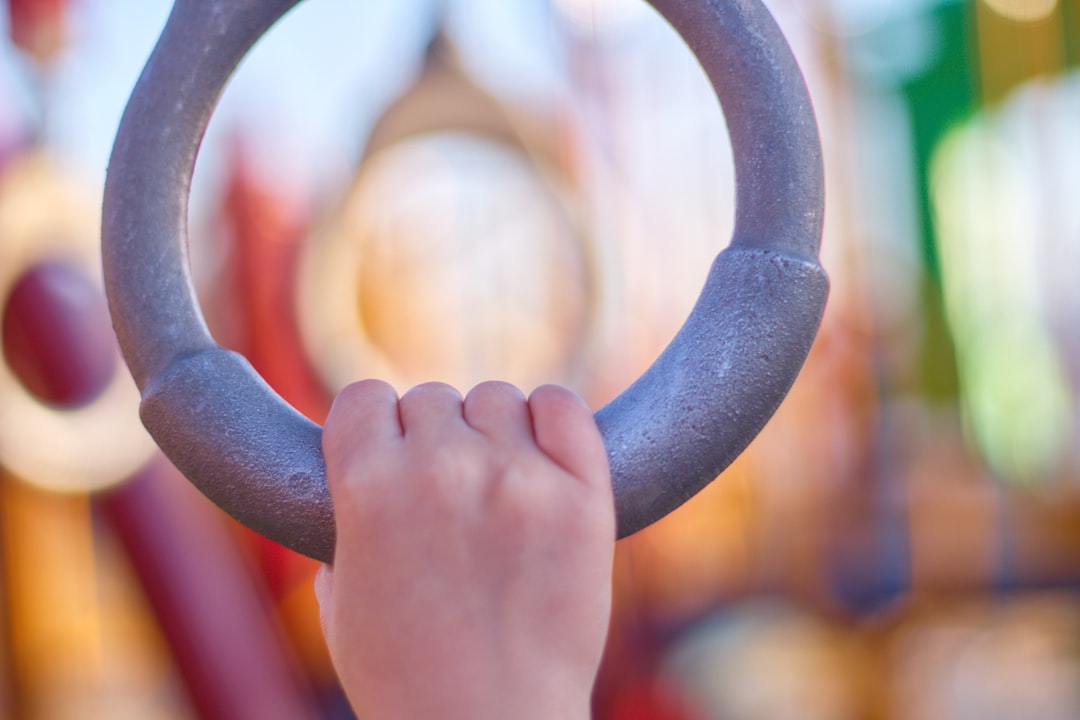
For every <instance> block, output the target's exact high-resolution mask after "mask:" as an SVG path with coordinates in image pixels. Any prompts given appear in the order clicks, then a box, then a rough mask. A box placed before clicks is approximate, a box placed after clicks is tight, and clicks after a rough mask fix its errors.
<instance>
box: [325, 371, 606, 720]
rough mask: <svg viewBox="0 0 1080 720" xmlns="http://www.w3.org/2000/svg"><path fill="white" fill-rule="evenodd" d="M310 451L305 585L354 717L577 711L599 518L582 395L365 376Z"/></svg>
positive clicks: (589, 424)
mask: <svg viewBox="0 0 1080 720" xmlns="http://www.w3.org/2000/svg"><path fill="white" fill-rule="evenodd" d="M323 452H324V454H325V456H326V470H327V477H328V481H329V484H330V492H331V496H332V497H333V500H334V515H335V520H336V522H337V549H336V555H335V560H334V566H333V569H332V570H331V569H330V568H329V567H326V568H323V571H322V572H321V573H320V575H319V578H318V580H317V581H316V592H317V594H318V597H319V604H320V607H321V611H322V618H323V627H324V630H325V632H326V637H327V642H328V644H329V648H330V653H331V656H332V657H333V660H334V664H335V666H336V668H337V670H338V674H339V676H340V679H341V682H342V685H343V686H344V688H345V691H346V693H347V694H348V696H349V699H350V701H351V702H352V703H353V704H354V707H355V708H356V709H357V710H358V711H359V713H360V716H361V717H363V718H370V719H371V720H417V719H418V718H440V719H442V720H450V719H456V718H461V719H462V720H466V719H467V720H488V719H491V720H510V719H513V720H530V719H531V718H535V719H536V720H584V719H585V718H587V717H589V697H590V693H591V690H592V683H593V681H594V680H595V676H596V670H597V667H598V665H599V662H600V655H601V651H602V649H603V645H604V638H605V636H606V633H607V625H608V619H609V613H610V606H611V565H612V553H613V548H614V541H615V513H614V507H613V505H614V503H613V500H612V492H611V480H610V476H609V471H608V464H607V456H606V454H605V451H604V446H603V442H602V441H601V438H600V434H599V431H598V430H597V428H596V424H595V422H594V421H593V417H592V413H591V412H590V411H589V409H588V408H587V407H586V406H585V404H584V403H583V402H582V401H581V400H580V399H578V398H577V397H576V396H575V395H574V394H573V393H571V392H570V391H568V390H564V389H562V388H558V387H554V386H546V387H542V388H540V389H538V390H536V392H534V393H533V394H532V397H530V398H529V399H528V401H526V399H525V397H524V395H522V394H521V392H520V391H518V390H517V389H516V388H514V387H512V386H510V385H506V384H503V383H484V384H482V385H479V386H477V387H476V388H475V389H474V390H473V391H472V392H470V393H469V395H468V397H467V398H466V399H465V401H464V403H463V402H462V400H461V396H460V395H459V394H458V392H457V391H456V390H454V389H453V388H451V387H449V386H447V385H441V384H428V385H421V386H419V387H417V388H414V389H413V390H411V391H410V392H408V393H406V394H405V395H404V396H403V397H402V398H401V400H400V401H398V398H397V395H396V394H395V392H394V391H393V389H392V388H391V387H390V386H389V385H387V384H385V383H382V382H379V381H365V382H361V383H357V384H355V385H352V386H350V387H348V388H346V389H345V390H344V391H342V393H341V394H340V395H339V396H338V398H337V400H336V401H335V403H334V407H333V409H332V410H331V412H330V417H329V418H328V419H327V421H326V426H325V429H324V431H323Z"/></svg>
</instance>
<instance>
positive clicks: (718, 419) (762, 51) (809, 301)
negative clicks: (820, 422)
mask: <svg viewBox="0 0 1080 720" xmlns="http://www.w3.org/2000/svg"><path fill="white" fill-rule="evenodd" d="M651 1H652V4H653V5H654V6H655V7H656V8H657V10H659V11H660V13H661V14H663V15H664V16H665V17H666V18H667V19H668V21H669V22H670V23H671V24H672V25H673V26H674V27H675V29H676V30H677V31H678V32H679V33H680V34H681V35H682V36H683V38H684V39H685V40H686V41H687V43H688V44H689V45H690V47H691V49H692V50H693V52H694V53H695V55H696V56H697V57H698V59H699V60H700V61H701V63H702V65H703V67H704V68H705V70H706V72H707V73H708V75H709V78H710V80H711V81H712V83H713V86H714V88H715V89H716V92H717V96H718V97H719V98H720V101H721V104H722V105H723V109H724V113H725V116H726V117H727V121H728V127H729V131H730V135H731V142H732V146H733V150H734V154H735V170H736V185H737V191H736V203H737V213H736V225H735V233H734V238H733V240H732V242H731V246H730V247H729V248H728V249H727V250H725V251H724V252H723V253H721V254H720V256H719V257H718V258H717V260H716V263H715V264H714V266H713V269H712V271H711V273H710V275H709V278H708V281H707V282H706V286H705V289H704V290H703V292H702V295H701V297H700V299H699V300H698V303H697V305H696V307H695V308H694V310H693V312H692V313H691V315H690V317H689V319H688V320H687V322H686V324H685V325H684V327H683V328H682V330H681V331H680V332H679V334H678V336H677V337H676V338H675V340H674V341H673V342H672V343H671V345H670V346H669V347H668V348H667V350H665V352H664V353H663V354H662V355H661V357H660V358H659V359H658V360H657V362H656V363H655V364H654V365H653V366H652V367H651V368H650V369H649V370H648V371H647V372H646V373H645V374H644V375H643V376H642V377H641V379H639V380H638V381H637V382H636V383H634V384H633V385H632V386H631V387H630V388H629V389H628V390H626V392H624V393H623V394H622V395H620V396H619V397H618V398H616V399H615V400H614V401H613V402H612V403H610V404H609V405H607V406H606V407H604V408H603V409H601V410H600V412H598V413H597V421H598V422H599V424H600V428H601V431H602V432H603V435H604V440H605V442H606V444H607V448H608V453H609V457H610V459H611V466H612V473H613V482H614V485H615V497H616V506H617V507H616V509H617V512H618V517H619V534H620V536H623V535H626V534H629V533H631V532H634V531H636V530H638V529H639V528H641V527H644V526H646V525H648V524H649V523H651V522H653V521H655V520H657V519H659V518H660V517H662V516H663V515H665V514H667V513H668V512H670V511H671V510H673V509H674V508H676V507H678V506H679V505H681V504H682V503H683V502H685V501H686V500H687V499H688V498H690V497H691V496H693V495H694V493H696V492H697V491H698V490H700V489H701V488H702V487H704V486H705V485H706V484H708V483H709V482H710V481H711V480H712V479H713V478H714V477H715V476H716V475H717V474H718V473H719V472H720V471H721V470H722V469H723V468H724V467H726V466H727V465H728V464H729V463H730V462H731V461H732V460H733V459H734V458H735V457H736V456H737V455H738V454H739V452H741V451H742V449H743V448H744V447H745V446H746V445H747V444H748V443H749V442H750V440H751V439H752V438H753V437H754V436H755V435H756V434H757V433H758V431H759V430H760V429H761V427H762V426H763V425H764V424H765V422H766V421H767V420H768V418H769V417H770V416H771V415H772V413H773V412H774V411H775V409H776V407H777V406H778V405H779V403H780V401H781V400H782V399H783V397H784V395H785V394H786V393H787V391H788V389H789V388H790V386H791V383H792V382H793V381H794V379H795V376H796V375H797V373H798V371H799V369H800V368H801V366H802V363H803V361H804V360H805V358H806V354H807V352H808V351H809V348H810V344H811V342H812V340H813V337H814V335H815V333H816V331H817V327H818V324H819V323H820V319H821V314H822V311H823V309H824V304H825V298H826V295H827V292H828V282H827V280H826V278H825V273H824V272H823V271H822V269H821V267H820V266H819V265H818V262H817V252H818V246H819V243H820V239H821V224H822V213H823V189H822V188H823V181H822V169H821V151H820V144H819V140H818V135H817V128H816V125H815V122H814V117H813V112H812V109H811V106H810V99H809V96H808V94H807V91H806V87H805V85H804V83H803V80H802V75H801V73H800V72H799V69H798V66H797V65H796V63H795V60H794V58H793V57H792V55H791V51H790V49H789V48H788V46H787V43H786V42H785V41H784V38H783V36H782V35H781V33H780V30H779V28H778V27H777V26H776V24H775V22H774V21H773V19H772V17H771V16H770V15H769V13H768V11H767V10H766V9H765V8H764V6H762V5H761V3H760V2H759V0H651ZM296 2H297V0H177V3H176V5H175V7H174V8H173V12H172V15H171V16H170V18H169V21H168V23H167V25H166V27H165V30H164V32H163V34H162V36H161V39H160V40H159V42H158V45H157V47H156V49H155V50H154V53H153V55H152V56H151V58H150V60H149V62H148V63H147V66H146V69H145V70H144V71H143V75H142V77H141V78H140V80H139V83H138V85H137V86H136V88H135V91H134V93H133V95H132V98H131V101H130V102H129V104H128V108H127V110H126V112H125V113H124V117H123V120H122V121H121V125H120V130H119V133H118V135H117V140H116V145H115V147H114V150H113V156H112V160H111V163H110V168H109V174H108V180H107V183H106V188H105V206H104V215H103V254H104V263H105V277H106V286H107V288H108V293H109V301H110V308H111V310H112V313H113V321H114V324H115V326H116V331H117V335H118V337H119V339H120V344H121V347H122V349H123V351H124V355H125V358H126V359H127V361H128V364H129V366H130V367H131V371H132V374H133V375H134V377H135V380H136V382H137V383H138V385H139V387H140V388H141V389H142V392H143V404H142V417H143V421H144V423H145V424H146V426H147V428H148V429H149V430H150V432H151V434H152V435H153V436H154V438H155V439H156V440H157V442H158V443H159V444H160V445H161V446H162V448H163V449H164V450H165V452H166V453H167V454H168V456H169V457H170V458H171V459H172V461H173V462H174V463H175V464H176V465H177V466H178V467H179V468H180V469H181V470H182V471H183V473H184V474H185V475H186V476H187V477H188V478H189V479H190V480H191V481H192V482H193V483H194V484H195V485H197V486H198V487H199V488H200V489H201V490H202V491H203V492H204V493H206V494H207V495H208V496H209V497H210V498H211V499H212V500H213V501H214V502H216V503H217V504H218V505H219V506H221V507H222V508H223V509H224V510H225V511H226V512H228V513H229V514H231V515H233V516H234V517H235V518H237V519H238V520H240V521H241V522H243V523H245V524H246V525H248V526H250V527H252V528H254V529H255V530H257V531H259V532H261V533H263V534H264V535H266V536H268V537H270V538H271V539H273V540H276V541H278V542H280V543H282V544H284V545H286V546H288V547H291V548H293V549H294V550H297V551H299V552H301V553H304V554H306V555H309V556H311V557H314V558H317V559H320V560H330V559H331V558H332V555H333V546H334V527H333V514H332V510H331V505H330V498H329V494H328V492H327V489H326V479H325V467H324V465H323V460H322V454H321V452H320V449H319V441H320V432H321V431H320V429H319V427H318V426H317V425H314V424H312V423H310V422H309V421H307V420H306V419H304V418H303V417H302V416H300V415H299V414H298V413H296V412H295V411H294V410H293V409H292V408H290V407H289V406H288V405H286V404H285V403H284V402H283V401H282V400H281V399H280V398H279V397H277V396H276V395H275V394H274V393H273V392H272V391H271V390H270V389H269V387H267V386H266V384H265V383H264V382H263V381H262V379H261V378H259V377H258V375H256V374H255V373H254V371H253V370H252V369H251V367H250V365H249V364H248V363H247V361H245V360H244V359H243V358H242V357H239V356H237V355H236V354H234V353H230V352H227V351H225V350H222V349H221V348H219V347H218V346H217V345H216V343H215V342H214V341H213V339H212V338H211V337H210V335H209V333H208V332H207V329H206V324H205V322H204V320H203V318H202V315H201V312H200V310H199V308H198V306H197V303H196V301H195V296H194V292H193V289H192V285H191V279H190V271H189V269H188V262H187V256H186V251H187V234H186V233H187V227H186V215H187V201H188V194H189V190H190V182H191V176H192V171H193V169H194V162H195V155H196V153H197V151H198V147H199V143H200V142H201V139H202V135H203V133H204V131H205V129H206V125H207V123H208V121H209V119H210V114H211V113H212V111H213V108H214V105H215V104H216V102H217V99H218V96H219V95H220V93H221V90H222V88H223V87H224V85H225V83H226V81H227V80H228V77H229V75H230V74H231V73H232V71H233V70H234V68H235V67H236V65H237V63H238V62H239V61H240V59H241V58H242V57H243V55H244V54H245V53H246V52H247V51H248V50H249V49H250V47H251V46H252V45H253V44H254V42H255V41H256V40H257V39H258V38H259V37H260V36H261V35H262V33H263V32H265V30H266V29H267V28H268V27H269V26H270V25H272V24H273V23H274V22H276V20H277V19H278V18H279V17H281V16H282V15H283V14H284V13H285V12H286V11H288V10H289V8H291V7H292V6H293V5H295V4H296ZM674 241H677V239H675V240H674Z"/></svg>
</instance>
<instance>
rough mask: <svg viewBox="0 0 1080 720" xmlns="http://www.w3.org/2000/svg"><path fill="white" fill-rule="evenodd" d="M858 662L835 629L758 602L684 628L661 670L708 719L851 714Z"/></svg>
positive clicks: (847, 718) (847, 719)
mask: <svg viewBox="0 0 1080 720" xmlns="http://www.w3.org/2000/svg"><path fill="white" fill-rule="evenodd" d="M863 665H864V661H863V660H862V659H861V658H860V656H859V654H858V653H857V652H856V649H855V646H854V644H853V642H852V641H851V639H850V638H849V637H848V636H846V635H845V634H843V633H841V631H840V630H839V629H838V628H835V627H833V626H831V625H829V624H827V623H825V622H824V621H822V620H820V619H818V618H816V617H814V616H812V615H810V614H809V613H806V612H803V611H801V610H799V609H797V608H796V607H794V606H791V605H788V604H784V603H781V602H778V601H766V600H758V601H753V602H749V603H746V604H745V605H742V606H740V607H735V608H732V609H730V610H725V611H723V612H721V613H718V614H717V615H715V616H713V617H711V618H708V619H706V620H705V621H704V622H702V623H699V624H698V625H695V626H693V627H691V628H690V629H689V630H688V631H687V632H686V633H685V634H684V636H683V637H682V638H681V639H679V640H678V641H677V642H676V643H675V645H674V646H673V647H672V649H671V651H670V653H669V654H668V656H667V658H666V659H665V661H664V670H665V672H666V673H667V675H668V677H670V678H671V679H672V681H673V682H675V683H676V685H677V686H678V687H679V688H680V689H681V690H682V691H683V693H685V695H686V697H687V699H688V700H689V701H690V702H691V703H693V705H694V706H696V707H698V708H700V709H701V711H702V712H703V713H704V717H707V718H717V719H719V718H723V720H758V719H759V718H768V719H769V720H789V719H790V720H854V719H855V718H857V717H860V712H859V711H860V698H861V692H862V690H861V683H862V681H863V678H862V677H861V673H862V671H861V670H860V668H861V667H863Z"/></svg>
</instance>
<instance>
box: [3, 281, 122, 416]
mask: <svg viewBox="0 0 1080 720" xmlns="http://www.w3.org/2000/svg"><path fill="white" fill-rule="evenodd" d="M3 343H4V358H5V359H6V360H7V363H8V365H9V366H10V367H11V370H12V372H13V373H15V375H16V377H18V378H19V380H20V381H22V383H23V385H25V386H26V389H27V390H29V391H30V392H31V393H33V394H34V395H35V396H37V397H38V398H39V399H40V400H42V401H44V402H46V403H49V404H51V405H57V406H60V407H68V408H72V407H78V406H80V405H85V404H86V403H89V402H90V401H92V400H93V399H94V398H95V397H97V396H98V395H99V394H100V393H101V392H102V391H103V390H104V389H105V387H106V386H107V385H108V384H109V381H110V380H111V379H112V376H113V373H114V372H116V371H117V362H116V361H117V354H116V350H115V340H114V339H113V333H112V326H111V325H110V324H109V313H108V310H107V309H106V307H105V298H104V296H102V294H101V292H100V291H99V290H98V289H97V288H96V287H94V285H93V284H92V283H91V282H90V281H89V280H88V279H87V278H86V277H85V276H84V275H83V273H82V272H81V271H80V270H79V269H78V268H77V267H75V266H74V265H73V264H70V263H66V262H63V261H60V260H49V261H43V262H40V263H38V264H37V265H34V266H33V267H31V268H30V269H29V270H27V271H26V272H25V273H23V275H22V276H21V277H20V278H19V279H18V281H17V282H16V283H15V285H14V287H13V288H12V290H11V293H10V294H9V295H8V297H7V298H6V299H5V302H4V306H3ZM73 348H78V353H77V354H75V355H73V354H72V352H71V351H72V349H73ZM76 365H77V369H76V367H74V366H76Z"/></svg>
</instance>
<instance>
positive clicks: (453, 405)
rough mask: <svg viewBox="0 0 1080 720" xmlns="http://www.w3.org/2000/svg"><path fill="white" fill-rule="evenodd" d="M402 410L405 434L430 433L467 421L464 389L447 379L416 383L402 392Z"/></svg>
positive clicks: (423, 434)
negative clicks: (463, 404) (456, 387)
mask: <svg viewBox="0 0 1080 720" xmlns="http://www.w3.org/2000/svg"><path fill="white" fill-rule="evenodd" d="M400 411H401V427H402V430H403V431H404V434H405V437H406V438H407V437H409V436H415V435H422V436H431V435H434V434H439V433H442V432H445V431H446V430H448V429H450V428H452V427H455V426H456V427H461V426H463V425H464V424H465V419H464V417H463V415H462V407H461V393H459V392H458V391H457V390H455V389H454V388H452V387H450V386H449V385H447V384H445V383H438V382H432V383H424V384H423V385H417V386H416V387H414V388H413V389H412V390H410V391H409V392H407V393H405V394H404V395H402V397H401V403H400Z"/></svg>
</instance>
